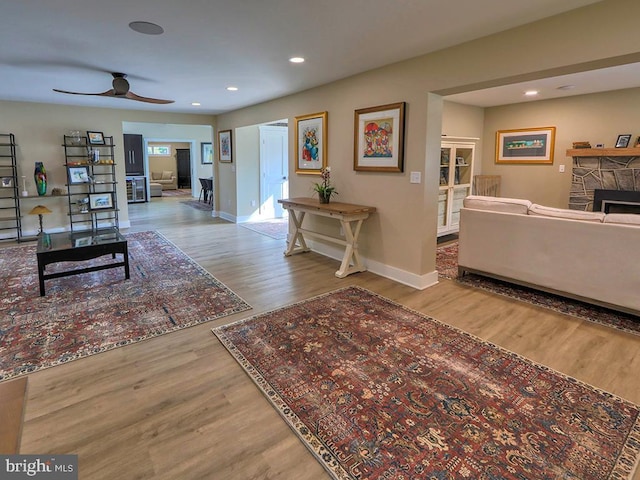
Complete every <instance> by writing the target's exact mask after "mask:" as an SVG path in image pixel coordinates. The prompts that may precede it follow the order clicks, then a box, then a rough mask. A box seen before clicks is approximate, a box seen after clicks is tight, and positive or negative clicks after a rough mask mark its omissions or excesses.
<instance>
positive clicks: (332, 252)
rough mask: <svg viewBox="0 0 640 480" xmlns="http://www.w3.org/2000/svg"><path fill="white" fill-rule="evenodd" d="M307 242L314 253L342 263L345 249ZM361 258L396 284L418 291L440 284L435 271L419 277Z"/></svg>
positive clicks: (370, 267)
mask: <svg viewBox="0 0 640 480" xmlns="http://www.w3.org/2000/svg"><path fill="white" fill-rule="evenodd" d="M305 241H306V242H307V246H308V247H309V248H310V249H311V250H312V251H314V252H316V253H319V254H320V255H324V256H325V257H329V258H333V259H334V260H338V261H339V262H341V261H342V257H343V255H344V249H341V248H339V247H334V246H332V245H327V244H324V243H319V242H314V241H313V240H308V239H305ZM360 257H361V258H362V263H364V265H365V266H366V267H367V270H368V271H370V272H372V273H375V274H376V275H380V276H381V277H385V278H388V279H389V280H393V281H394V282H398V283H402V284H403V285H407V286H409V287H412V288H415V289H416V290H424V289H425V288H429V287H432V286H433V285H435V284H437V283H438V272H437V271H435V270H434V271H433V272H429V273H426V274H424V275H417V274H415V273H412V272H407V271H406V270H402V269H400V268H396V267H392V266H390V265H385V264H384V263H380V262H376V261H375V260H369V259H367V258H365V257H363V256H362V255H360Z"/></svg>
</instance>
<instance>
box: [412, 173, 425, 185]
mask: <svg viewBox="0 0 640 480" xmlns="http://www.w3.org/2000/svg"><path fill="white" fill-rule="evenodd" d="M421 181H422V174H421V173H420V172H411V175H410V176H409V183H420V182H421Z"/></svg>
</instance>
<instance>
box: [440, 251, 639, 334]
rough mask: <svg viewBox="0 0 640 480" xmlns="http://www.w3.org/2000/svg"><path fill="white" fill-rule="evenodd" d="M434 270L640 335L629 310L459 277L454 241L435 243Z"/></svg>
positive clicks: (475, 277) (470, 276) (485, 279)
mask: <svg viewBox="0 0 640 480" xmlns="http://www.w3.org/2000/svg"><path fill="white" fill-rule="evenodd" d="M436 270H437V271H438V274H439V275H440V276H441V277H444V278H448V279H450V280H455V281H457V282H458V283H461V284H463V285H468V286H472V287H476V288H481V289H483V290H487V291H489V292H492V293H497V294H499V295H504V296H507V297H510V298H515V299H517V300H520V301H523V302H528V303H531V304H533V305H537V306H539V307H545V308H549V309H551V310H554V311H556V312H560V313H564V314H566V315H573V316H574V317H577V318H581V319H583V320H588V321H590V322H594V323H598V324H600V325H605V326H607V327H612V328H617V329H618V330H623V331H625V332H628V333H632V334H634V335H640V318H638V317H636V316H634V315H631V314H627V313H623V312H616V311H615V310H610V309H608V308H604V307H599V306H597V305H590V304H588V303H584V302H580V301H578V300H572V299H570V298H566V297H561V296H558V295H554V294H552V293H546V292H542V291H540V290H534V289H532V288H527V287H521V286H519V285H516V284H513V283H508V282H503V281H500V280H495V279H492V278H489V277H483V276H482V275H474V274H467V275H464V276H462V277H459V276H458V242H454V243H451V244H448V245H443V246H441V247H438V249H437V250H436Z"/></svg>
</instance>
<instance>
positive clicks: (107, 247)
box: [36, 228, 129, 296]
mask: <svg viewBox="0 0 640 480" xmlns="http://www.w3.org/2000/svg"><path fill="white" fill-rule="evenodd" d="M118 253H121V254H122V256H123V258H122V261H119V262H112V263H108V264H104V265H97V266H94V267H85V268H77V269H73V270H65V271H63V272H54V273H49V274H45V273H44V272H45V268H46V266H47V265H49V264H51V263H58V262H83V261H86V260H91V259H92V258H98V257H102V256H103V255H109V254H111V258H113V259H114V260H115V259H116V254H118ZM36 254H37V256H38V280H39V281H40V296H43V295H44V293H45V292H44V281H45V280H48V279H51V278H59V277H68V276H69V275H78V274H80V273H87V272H95V271H97V270H105V269H107V268H117V267H124V277H125V279H129V251H128V249H127V240H126V238H124V236H123V235H122V234H121V233H120V231H119V230H118V229H117V228H102V229H98V230H87V231H86V232H73V233H71V232H63V233H42V234H40V235H39V236H38V249H37V252H36Z"/></svg>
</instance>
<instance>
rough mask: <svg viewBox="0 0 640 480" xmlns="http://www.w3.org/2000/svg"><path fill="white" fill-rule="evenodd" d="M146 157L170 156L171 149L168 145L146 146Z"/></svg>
mask: <svg viewBox="0 0 640 480" xmlns="http://www.w3.org/2000/svg"><path fill="white" fill-rule="evenodd" d="M147 154H148V155H171V147H170V146H169V145H148V146H147Z"/></svg>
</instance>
